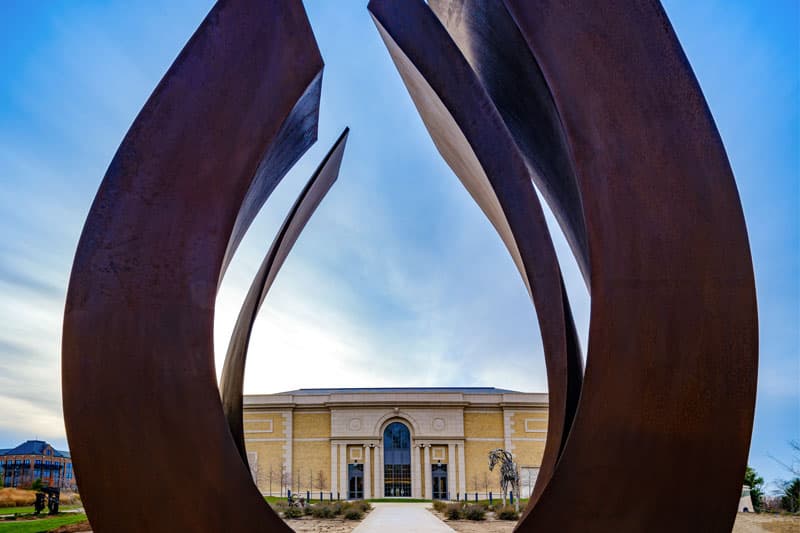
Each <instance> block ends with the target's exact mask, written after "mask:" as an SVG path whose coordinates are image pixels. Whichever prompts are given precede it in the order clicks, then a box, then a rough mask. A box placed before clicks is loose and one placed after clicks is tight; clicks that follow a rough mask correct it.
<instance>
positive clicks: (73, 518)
mask: <svg viewBox="0 0 800 533" xmlns="http://www.w3.org/2000/svg"><path fill="white" fill-rule="evenodd" d="M84 520H86V515H85V514H81V513H70V514H63V515H59V516H54V517H52V518H40V519H38V520H12V521H0V533H42V532H45V531H50V530H51V529H55V528H57V527H60V526H66V525H68V524H77V523H78V522H83V521H84Z"/></svg>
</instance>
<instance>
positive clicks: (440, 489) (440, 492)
mask: <svg viewBox="0 0 800 533" xmlns="http://www.w3.org/2000/svg"><path fill="white" fill-rule="evenodd" d="M431 479H432V480H433V499H434V500H446V499H448V498H447V465H431Z"/></svg>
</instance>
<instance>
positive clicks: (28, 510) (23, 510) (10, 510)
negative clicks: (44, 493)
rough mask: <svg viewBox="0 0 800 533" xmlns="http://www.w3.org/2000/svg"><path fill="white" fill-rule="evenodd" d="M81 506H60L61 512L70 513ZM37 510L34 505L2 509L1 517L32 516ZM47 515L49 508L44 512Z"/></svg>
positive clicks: (0, 510) (0, 508)
mask: <svg viewBox="0 0 800 533" xmlns="http://www.w3.org/2000/svg"><path fill="white" fill-rule="evenodd" d="M78 507H80V505H59V506H58V508H59V510H61V511H69V510H70V509H77V508H78ZM34 510H35V509H34V508H33V505H26V506H24V507H0V515H4V514H32V513H33V511H34ZM42 512H43V513H44V514H47V507H45V508H44V511H42Z"/></svg>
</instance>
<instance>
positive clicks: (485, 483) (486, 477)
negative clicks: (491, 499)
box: [483, 471, 489, 497]
mask: <svg viewBox="0 0 800 533" xmlns="http://www.w3.org/2000/svg"><path fill="white" fill-rule="evenodd" d="M483 490H484V491H485V492H486V494H489V473H488V472H486V471H484V472H483ZM487 497H488V496H487Z"/></svg>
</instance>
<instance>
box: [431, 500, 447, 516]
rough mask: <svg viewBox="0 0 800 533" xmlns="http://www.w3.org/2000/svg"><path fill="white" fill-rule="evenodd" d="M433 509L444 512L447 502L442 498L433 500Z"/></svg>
mask: <svg viewBox="0 0 800 533" xmlns="http://www.w3.org/2000/svg"><path fill="white" fill-rule="evenodd" d="M433 509H434V511H438V512H440V513H444V512H445V510H446V509H447V502H444V501H442V500H433Z"/></svg>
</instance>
